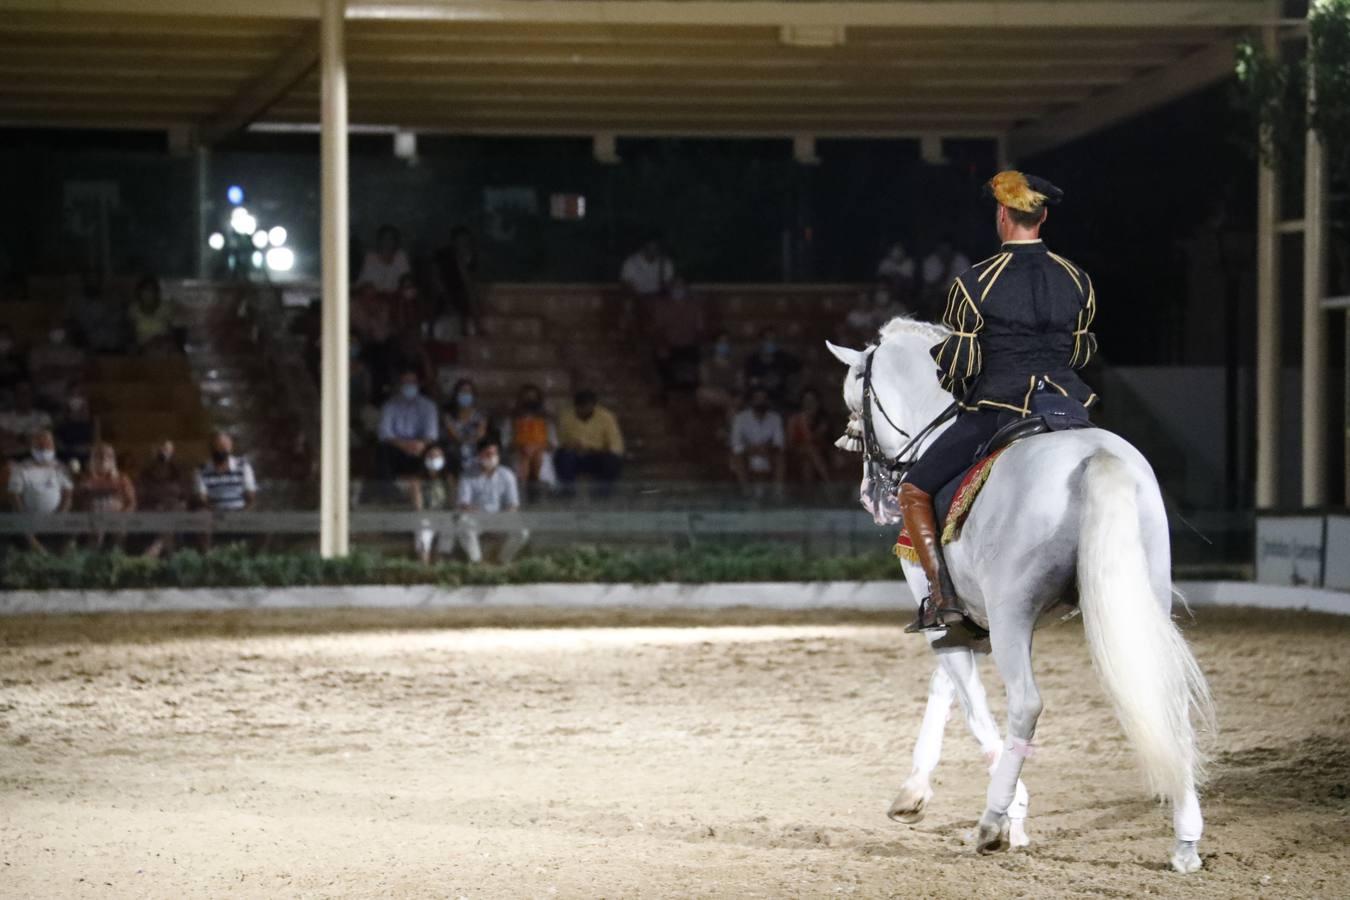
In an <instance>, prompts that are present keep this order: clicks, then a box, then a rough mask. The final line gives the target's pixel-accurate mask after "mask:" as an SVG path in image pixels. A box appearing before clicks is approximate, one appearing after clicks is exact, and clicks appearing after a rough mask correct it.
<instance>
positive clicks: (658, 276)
mask: <svg viewBox="0 0 1350 900" xmlns="http://www.w3.org/2000/svg"><path fill="white" fill-rule="evenodd" d="M674 279H675V264H674V263H673V262H671V261H670V257H668V256H658V257H657V258H656V259H648V258H647V257H645V256H643V255H642V253H641V251H639V252H637V253H634V254H633V255H632V256H630V257H628V258H627V259H626V260H624V262H623V269H622V270H620V272H619V280H620V281H622V282H623V283H624V284H626V285H628V286H629V287H630V288H632V289H633V291H634V293H638V294H644V295H645V294H659V293H661V292H662V291H664V290H665V289H666V288H667V287H668V286H669V285H670V282H671V281H673V280H674Z"/></svg>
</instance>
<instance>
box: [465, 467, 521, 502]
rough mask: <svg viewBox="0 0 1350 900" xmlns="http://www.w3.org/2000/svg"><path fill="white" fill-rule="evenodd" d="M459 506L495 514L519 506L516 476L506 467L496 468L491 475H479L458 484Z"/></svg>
mask: <svg viewBox="0 0 1350 900" xmlns="http://www.w3.org/2000/svg"><path fill="white" fill-rule="evenodd" d="M459 505H460V506H467V507H468V508H470V509H475V510H479V511H480V512H486V513H495V512H502V511H503V510H509V509H515V508H516V507H518V506H520V491H519V490H518V489H517V487H516V474H515V473H514V472H512V471H511V470H510V469H508V468H507V467H506V466H500V465H499V466H497V468H495V469H493V470H492V474H491V475H485V474H483V473H481V472H480V473H479V474H477V475H471V476H469V477H468V478H462V479H460V482H459Z"/></svg>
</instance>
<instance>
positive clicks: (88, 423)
mask: <svg viewBox="0 0 1350 900" xmlns="http://www.w3.org/2000/svg"><path fill="white" fill-rule="evenodd" d="M54 433H55V435H56V453H57V456H59V457H60V458H61V461H62V462H64V463H65V464H66V465H68V466H71V467H72V468H74V469H76V470H78V469H80V468H81V467H83V466H84V465H85V464H86V463H88V462H89V451H90V449H91V448H92V447H93V444H94V420H93V418H92V417H91V416H90V414H89V400H88V398H86V397H85V396H84V392H83V391H82V390H79V391H76V392H75V393H72V394H71V395H70V396H69V397H67V398H66V402H65V404H64V411H63V413H62V415H61V419H60V420H59V421H58V422H57V423H56V428H55V429H54Z"/></svg>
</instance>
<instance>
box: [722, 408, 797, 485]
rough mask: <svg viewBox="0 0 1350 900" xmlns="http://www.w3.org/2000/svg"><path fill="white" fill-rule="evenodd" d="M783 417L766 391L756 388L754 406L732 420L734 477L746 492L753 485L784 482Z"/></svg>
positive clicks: (732, 471) (732, 467) (732, 470)
mask: <svg viewBox="0 0 1350 900" xmlns="http://www.w3.org/2000/svg"><path fill="white" fill-rule="evenodd" d="M784 443H785V441H784V436H783V417H782V416H780V415H779V414H778V413H777V412H776V411H774V409H773V407H772V405H771V404H770V402H769V392H768V390H766V389H765V388H762V387H757V388H752V389H751V391H750V406H749V408H748V409H743V410H741V411H740V412H739V413H737V414H736V418H734V419H733V420H732V421H731V474H732V475H734V476H735V478H736V483H737V484H739V485H740V486H741V488H742V489H743V490H748V489H749V487H750V485H751V484H752V483H753V482H773V483H774V484H776V485H781V484H782V483H783V470H784V465H783V446H784Z"/></svg>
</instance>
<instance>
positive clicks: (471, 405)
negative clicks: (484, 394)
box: [441, 378, 488, 478]
mask: <svg viewBox="0 0 1350 900" xmlns="http://www.w3.org/2000/svg"><path fill="white" fill-rule="evenodd" d="M441 428H442V429H443V430H444V431H445V450H446V454H447V456H446V462H447V466H446V468H447V470H448V471H449V473H450V474H451V475H454V476H455V477H456V478H458V477H460V476H461V475H471V474H473V469H474V466H475V465H476V461H475V460H476V457H477V455H478V442H479V441H481V440H482V439H483V438H485V437H487V433H488V417H487V413H485V412H483V410H481V409H480V408H479V407H478V390H477V388H475V387H474V384H473V382H472V381H470V380H469V379H467V378H461V379H460V380H459V381H456V382H455V386H454V388H453V389H452V390H451V391H450V399H449V400H448V401H446V404H445V407H444V409H442V411H441Z"/></svg>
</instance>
